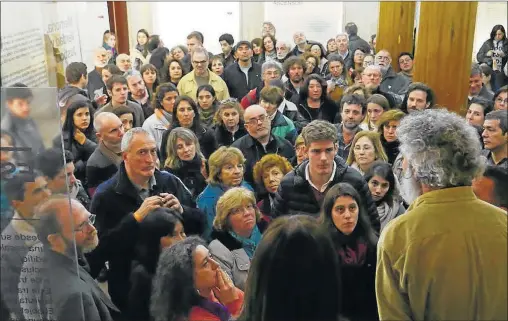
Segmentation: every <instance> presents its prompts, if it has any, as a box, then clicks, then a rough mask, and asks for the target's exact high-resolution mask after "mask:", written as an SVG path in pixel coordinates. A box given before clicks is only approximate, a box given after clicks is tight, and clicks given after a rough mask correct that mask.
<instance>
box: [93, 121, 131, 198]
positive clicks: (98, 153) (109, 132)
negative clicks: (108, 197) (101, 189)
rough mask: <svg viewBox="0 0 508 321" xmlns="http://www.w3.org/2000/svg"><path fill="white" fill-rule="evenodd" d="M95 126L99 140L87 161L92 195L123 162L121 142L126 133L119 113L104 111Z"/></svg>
mask: <svg viewBox="0 0 508 321" xmlns="http://www.w3.org/2000/svg"><path fill="white" fill-rule="evenodd" d="M93 126H94V128H95V132H96V135H97V138H98V141H99V144H98V145H97V148H96V149H95V151H94V152H93V153H92V155H91V156H90V158H89V159H88V162H87V163H86V177H87V183H88V193H89V194H90V197H92V196H93V194H94V193H95V188H96V187H97V186H99V184H101V183H102V182H104V181H106V180H108V179H109V178H110V177H112V176H113V175H115V173H116V172H117V171H118V167H119V166H120V163H121V162H122V153H121V148H120V145H121V142H122V137H123V135H124V128H123V124H122V121H121V120H120V118H118V116H117V115H115V114H113V113H110V112H102V113H99V114H98V115H97V117H95V119H94V122H93Z"/></svg>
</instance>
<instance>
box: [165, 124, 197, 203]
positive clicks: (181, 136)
mask: <svg viewBox="0 0 508 321" xmlns="http://www.w3.org/2000/svg"><path fill="white" fill-rule="evenodd" d="M166 153H167V157H166V160H165V163H164V170H165V171H167V172H169V173H171V174H173V175H175V176H177V177H178V178H180V179H181V180H182V182H183V183H184V184H185V186H186V187H187V188H188V189H189V190H190V192H191V194H192V198H193V199H194V200H195V199H196V197H197V196H198V195H199V194H201V192H202V191H203V190H204V189H205V187H206V176H207V173H206V159H205V157H204V156H203V154H202V153H201V149H200V146H199V140H198V138H197V137H196V135H195V134H194V133H193V132H192V131H191V130H190V129H187V128H183V127H178V128H175V129H173V130H172V131H171V133H170V134H169V137H168V143H167V145H166Z"/></svg>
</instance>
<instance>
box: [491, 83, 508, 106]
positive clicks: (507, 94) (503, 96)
mask: <svg viewBox="0 0 508 321" xmlns="http://www.w3.org/2000/svg"><path fill="white" fill-rule="evenodd" d="M507 109H508V86H504V87H501V88H499V90H498V91H496V93H495V95H494V110H507Z"/></svg>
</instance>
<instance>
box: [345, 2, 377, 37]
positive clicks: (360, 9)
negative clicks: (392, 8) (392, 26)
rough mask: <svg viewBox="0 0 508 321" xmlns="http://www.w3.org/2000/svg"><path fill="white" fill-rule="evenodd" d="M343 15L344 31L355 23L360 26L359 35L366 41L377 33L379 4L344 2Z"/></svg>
mask: <svg viewBox="0 0 508 321" xmlns="http://www.w3.org/2000/svg"><path fill="white" fill-rule="evenodd" d="M343 14H344V23H343V24H342V30H344V26H345V25H346V24H347V23H348V22H354V23H356V25H357V26H358V35H359V36H360V37H361V38H363V39H364V40H366V41H369V39H370V36H371V35H373V34H375V33H377V25H378V21H379V2H363V1H358V2H344V13H343Z"/></svg>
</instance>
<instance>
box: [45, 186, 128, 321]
mask: <svg viewBox="0 0 508 321" xmlns="http://www.w3.org/2000/svg"><path fill="white" fill-rule="evenodd" d="M36 217H37V218H38V222H37V224H36V231H37V236H38V237H39V240H40V241H41V243H42V245H43V248H44V254H43V257H44V260H43V261H44V262H43V263H42V264H41V265H42V266H43V267H44V268H43V269H41V272H39V273H35V274H39V275H37V276H38V277H40V278H41V280H42V282H43V287H42V288H41V289H42V294H43V295H41V296H40V297H39V299H40V300H41V303H43V304H44V305H45V306H46V307H51V309H48V310H46V311H45V310H44V309H42V312H43V313H44V312H45V313H47V314H46V316H52V317H53V318H54V319H55V320H61V321H70V320H73V321H74V320H76V321H88V320H94V321H113V320H119V317H120V311H119V310H118V308H117V307H116V306H115V305H114V304H113V302H111V299H109V298H108V297H107V296H106V295H105V293H104V292H103V291H102V289H101V288H100V287H99V285H98V283H97V282H96V281H95V280H94V279H93V278H92V277H91V275H90V273H89V266H88V263H87V261H86V259H85V257H84V255H83V254H85V253H88V252H91V251H92V250H93V249H95V248H96V247H97V245H98V243H99V239H98V237H97V230H96V229H95V227H94V225H93V224H94V222H95V215H93V214H90V212H88V211H87V210H86V208H84V207H83V205H81V204H80V203H79V202H78V201H76V200H73V199H72V200H71V201H70V204H69V199H68V198H67V197H65V196H60V195H59V196H56V195H55V196H54V197H52V198H50V199H49V200H47V201H46V202H44V203H43V204H42V205H41V207H40V208H39V209H38V210H37V213H36ZM48 290H49V291H48ZM46 300H47V301H46ZM49 300H50V301H49ZM48 301H49V302H48ZM53 318H51V319H53Z"/></svg>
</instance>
